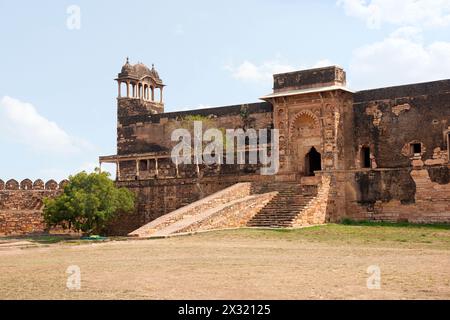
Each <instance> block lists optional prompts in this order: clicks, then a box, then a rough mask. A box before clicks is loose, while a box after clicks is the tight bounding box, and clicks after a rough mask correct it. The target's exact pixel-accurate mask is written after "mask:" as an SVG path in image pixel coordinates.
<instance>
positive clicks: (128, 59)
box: [127, 56, 130, 64]
mask: <svg viewBox="0 0 450 320" xmlns="http://www.w3.org/2000/svg"><path fill="white" fill-rule="evenodd" d="M127 63H128V64H129V63H130V58H129V57H128V56H127Z"/></svg>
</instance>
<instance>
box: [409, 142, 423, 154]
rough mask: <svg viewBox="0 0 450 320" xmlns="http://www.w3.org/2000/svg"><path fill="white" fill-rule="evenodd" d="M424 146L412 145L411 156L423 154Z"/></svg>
mask: <svg viewBox="0 0 450 320" xmlns="http://www.w3.org/2000/svg"><path fill="white" fill-rule="evenodd" d="M421 153H422V144H421V143H411V154H413V155H415V154H421Z"/></svg>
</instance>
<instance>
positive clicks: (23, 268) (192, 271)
mask: <svg viewBox="0 0 450 320" xmlns="http://www.w3.org/2000/svg"><path fill="white" fill-rule="evenodd" d="M121 240H123V239H115V240H114V241H108V242H102V243H100V242H99V243H92V242H89V241H81V240H76V239H69V240H67V239H63V238H60V237H37V238H21V239H11V238H3V239H2V238H0V299H358V298H359V299H408V298H409V299H450V226H448V225H434V226H415V225H407V224H405V225H398V224H397V225H392V224H372V223H361V224H354V223H350V224H348V225H333V224H331V225H327V226H319V227H311V228H305V229H297V230H256V229H241V230H230V231H218V232H211V233H202V234H197V235H193V236H184V237H176V238H168V239H155V240H126V241H121ZM71 265H77V266H79V267H80V270H81V290H69V289H67V288H66V281H67V277H68V276H69V275H68V274H66V269H67V268H68V267H69V266H71ZM369 266H378V267H379V268H380V271H381V288H380V289H372V290H370V289H368V288H367V278H368V277H369V274H368V273H367V269H368V267H369Z"/></svg>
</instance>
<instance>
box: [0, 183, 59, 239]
mask: <svg viewBox="0 0 450 320" xmlns="http://www.w3.org/2000/svg"><path fill="white" fill-rule="evenodd" d="M67 182H68V181H67V180H63V181H61V182H59V183H58V182H56V181H55V180H49V181H47V182H46V183H44V181H42V180H40V179H38V180H36V181H34V182H32V181H31V180H30V179H25V180H23V181H22V182H20V183H19V182H18V181H16V180H14V179H11V180H8V181H7V182H6V183H5V182H4V181H3V180H1V179H0V235H24V234H32V233H43V232H45V231H46V226H45V223H44V220H43V217H42V210H43V207H44V203H43V199H44V198H52V197H56V196H57V195H58V194H60V193H61V191H62V190H63V189H64V186H65V185H66V183H67Z"/></svg>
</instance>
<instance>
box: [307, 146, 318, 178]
mask: <svg viewBox="0 0 450 320" xmlns="http://www.w3.org/2000/svg"><path fill="white" fill-rule="evenodd" d="M321 170H322V155H321V154H320V153H319V152H318V151H317V150H316V148H314V147H312V148H311V149H310V150H309V152H308V153H307V154H306V156H305V174H306V175H307V176H310V177H311V176H314V171H321Z"/></svg>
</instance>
